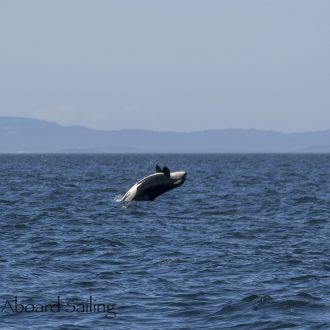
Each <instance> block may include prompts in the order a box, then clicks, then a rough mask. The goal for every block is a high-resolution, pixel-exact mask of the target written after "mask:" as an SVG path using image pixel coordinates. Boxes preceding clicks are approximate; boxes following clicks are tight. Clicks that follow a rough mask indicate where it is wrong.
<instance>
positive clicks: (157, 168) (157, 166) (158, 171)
mask: <svg viewBox="0 0 330 330" xmlns="http://www.w3.org/2000/svg"><path fill="white" fill-rule="evenodd" d="M161 172H163V171H162V169H161V168H160V167H159V165H156V173H161Z"/></svg>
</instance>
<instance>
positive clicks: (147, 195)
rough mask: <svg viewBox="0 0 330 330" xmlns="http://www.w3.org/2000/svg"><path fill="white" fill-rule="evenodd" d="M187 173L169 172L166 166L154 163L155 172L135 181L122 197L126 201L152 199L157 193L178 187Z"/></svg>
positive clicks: (160, 193)
mask: <svg viewBox="0 0 330 330" xmlns="http://www.w3.org/2000/svg"><path fill="white" fill-rule="evenodd" d="M186 177H187V173H186V172H183V171H180V172H172V173H171V172H170V170H169V169H168V168H167V167H164V168H163V169H161V168H160V167H159V166H158V165H156V173H154V174H151V175H149V176H147V177H145V178H144V179H142V180H140V181H139V182H137V183H136V184H135V185H134V186H133V187H132V188H131V189H130V190H129V191H128V192H127V193H126V194H125V196H124V197H123V198H122V201H123V202H128V201H153V200H154V199H155V198H157V197H158V196H159V195H162V194H164V193H165V192H167V191H169V190H172V189H174V188H177V187H180V186H181V185H182V184H183V183H184V182H185V180H186Z"/></svg>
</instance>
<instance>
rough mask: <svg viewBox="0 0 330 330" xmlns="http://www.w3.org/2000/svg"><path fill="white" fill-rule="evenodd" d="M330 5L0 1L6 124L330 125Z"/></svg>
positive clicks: (164, 127) (188, 128)
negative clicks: (16, 120)
mask: <svg viewBox="0 0 330 330" xmlns="http://www.w3.org/2000/svg"><path fill="white" fill-rule="evenodd" d="M329 15H330V2H328V1H326V0H317V1H313V2H311V1H308V0H291V1H286V2H284V1H277V0H276V1H275V0H270V1H262V0H251V1H248V2H247V1H243V0H238V1H235V2H230V1H218V0H217V1H216V0H207V1H203V2H201V1H197V0H182V1H179V2H178V1H173V0H169V1H166V2H155V1H152V0H140V1H139V2H130V1H116V0H110V1H105V0H100V1H97V2H90V1H86V0H82V1H77V0H73V1H70V2H67V1H63V0H61V1H56V2H43V1H39V0H31V1H29V2H18V1H2V2H1V3H0V42H1V45H2V47H1V52H0V71H1V73H2V74H1V76H0V96H1V98H0V99H1V101H0V116H14V117H28V118H35V119H43V120H47V121H51V122H56V123H59V124H61V125H65V126H68V125H81V126H85V127H89V128H95V129H106V130H120V129H130V128H132V129H147V130H156V131H176V132H193V131H201V130H209V129H228V128H238V129H259V130H270V131H277V132H285V133H289V132H290V133H291V132H311V131H320V130H326V129H329V128H330V127H329V123H330V111H329V109H330V93H329V92H328V86H329V85H330V62H329V60H328V59H329V58H330V43H329V42H328V36H329V32H330V21H329V19H328V17H329Z"/></svg>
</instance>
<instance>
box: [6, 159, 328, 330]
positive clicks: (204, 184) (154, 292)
mask: <svg viewBox="0 0 330 330" xmlns="http://www.w3.org/2000/svg"><path fill="white" fill-rule="evenodd" d="M156 163H159V164H160V165H162V166H165V165H167V166H169V167H170V168H171V169H173V170H185V171H187V172H188V177H187V181H186V182H185V184H184V185H183V186H182V187H179V188H178V189H175V190H173V191H170V192H168V193H166V194H164V195H163V196H160V197H159V198H158V199H157V200H156V201H154V202H130V203H121V202H118V201H117V200H118V196H122V195H123V194H124V193H125V192H126V191H127V190H128V189H129V188H130V187H131V186H132V185H133V184H134V183H135V182H136V181H138V180H139V179H141V178H142V177H144V176H146V175H148V174H150V173H151V172H152V171H154V166H155V164H156ZM329 164H330V155H1V156H0V177H1V178H0V221H1V223H0V224H1V228H0V248H1V253H0V328H1V329H29V328H30V329H45V328H47V327H48V328H50V329H254V330H258V329H267V330H269V329H330V259H329V256H330V219H329V215H330V166H329ZM15 297H16V303H17V306H16V307H15ZM58 302H59V303H58ZM90 302H91V304H90ZM97 304H99V305H97ZM84 306H86V307H84ZM95 306H98V307H99V309H98V310H97V309H96V310H93V309H94V308H95ZM15 308H16V309H17V312H16V311H15ZM102 308H104V309H102ZM107 308H108V310H107ZM46 309H47V310H46Z"/></svg>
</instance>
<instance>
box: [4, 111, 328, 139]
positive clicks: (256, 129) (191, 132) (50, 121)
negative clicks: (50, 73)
mask: <svg viewBox="0 0 330 330" xmlns="http://www.w3.org/2000/svg"><path fill="white" fill-rule="evenodd" d="M1 118H9V119H23V120H34V121H40V122H45V123H49V124H54V125H58V126H60V127H64V128H71V127H80V128H84V129H89V130H93V131H102V132H104V131H105V132H109V131H112V132H118V131H146V132H154V133H179V134H193V133H203V132H211V131H230V130H233V131H234V130H237V131H238V130H239V131H259V132H265V133H275V134H283V135H291V134H308V133H318V132H326V131H329V130H330V128H326V129H320V130H310V131H308V130H306V131H298V132H297V131H295V132H283V131H280V130H278V131H277V130H273V129H266V128H238V127H230V128H207V129H200V130H192V131H170V130H154V129H150V128H120V129H111V128H108V129H102V128H94V127H89V126H85V125H78V124H70V125H69V124H63V123H59V122H56V121H52V120H49V119H43V118H35V117H21V116H8V115H0V119H1Z"/></svg>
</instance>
